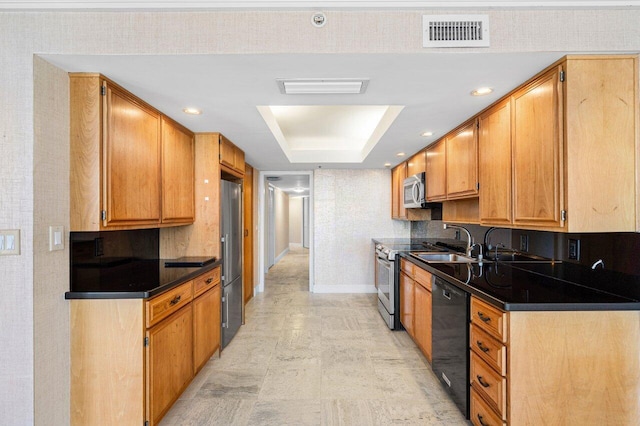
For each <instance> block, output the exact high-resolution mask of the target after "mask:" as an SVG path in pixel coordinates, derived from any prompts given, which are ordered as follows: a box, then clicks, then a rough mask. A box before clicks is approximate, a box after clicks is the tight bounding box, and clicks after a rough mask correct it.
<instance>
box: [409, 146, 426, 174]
mask: <svg viewBox="0 0 640 426" xmlns="http://www.w3.org/2000/svg"><path fill="white" fill-rule="evenodd" d="M425 170H426V154H425V150H422V151H420V152H418V153H417V154H415V155H414V156H413V157H411V158H409V159H408V160H407V176H413V175H417V174H418V173H424V172H425Z"/></svg>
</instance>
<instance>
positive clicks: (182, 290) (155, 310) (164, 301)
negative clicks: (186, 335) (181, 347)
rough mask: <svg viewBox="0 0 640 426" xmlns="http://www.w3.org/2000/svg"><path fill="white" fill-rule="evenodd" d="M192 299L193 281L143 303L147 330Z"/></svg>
mask: <svg viewBox="0 0 640 426" xmlns="http://www.w3.org/2000/svg"><path fill="white" fill-rule="evenodd" d="M191 299H193V281H188V282H186V283H184V284H181V285H179V286H178V287H175V288H173V289H171V290H169V291H167V292H166V293H162V294H161V295H159V296H156V297H154V298H153V299H150V300H148V301H147V302H145V312H146V325H147V328H149V327H151V326H152V325H154V324H157V323H158V322H160V321H162V320H163V319H164V318H166V317H168V316H169V315H171V314H172V313H173V312H175V311H177V310H178V309H180V308H182V307H183V306H184V305H186V304H187V303H189V302H191Z"/></svg>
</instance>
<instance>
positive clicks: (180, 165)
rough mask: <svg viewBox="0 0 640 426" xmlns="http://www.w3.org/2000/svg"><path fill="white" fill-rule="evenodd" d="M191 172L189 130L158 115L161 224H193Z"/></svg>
mask: <svg viewBox="0 0 640 426" xmlns="http://www.w3.org/2000/svg"><path fill="white" fill-rule="evenodd" d="M194 175H195V139H194V135H193V133H191V132H190V131H189V130H188V129H186V128H185V127H183V126H181V125H179V124H178V123H175V122H174V121H172V120H169V119H168V118H167V117H162V223H171V224H174V225H177V224H190V223H193V221H194V220H195V186H194V182H195V178H194Z"/></svg>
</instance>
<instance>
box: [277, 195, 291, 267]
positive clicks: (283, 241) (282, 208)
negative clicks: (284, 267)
mask: <svg viewBox="0 0 640 426" xmlns="http://www.w3.org/2000/svg"><path fill="white" fill-rule="evenodd" d="M274 210H275V221H276V251H275V257H276V263H278V260H279V258H280V257H281V256H283V255H285V254H286V252H287V251H288V250H289V196H288V195H287V194H286V193H285V192H283V191H282V190H281V189H278V188H275V190H274Z"/></svg>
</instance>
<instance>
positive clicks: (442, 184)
mask: <svg viewBox="0 0 640 426" xmlns="http://www.w3.org/2000/svg"><path fill="white" fill-rule="evenodd" d="M445 157H446V143H445V140H444V139H442V140H440V141H439V142H436V143H435V144H434V145H431V146H430V147H428V148H427V160H426V161H427V174H426V179H425V186H426V187H427V188H426V192H427V200H428V201H438V200H444V199H445V198H446V196H447V185H446V183H447V176H446V170H447V164H446V158H445Z"/></svg>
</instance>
